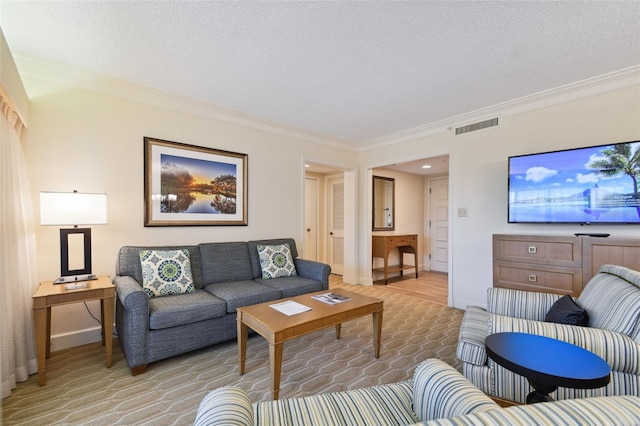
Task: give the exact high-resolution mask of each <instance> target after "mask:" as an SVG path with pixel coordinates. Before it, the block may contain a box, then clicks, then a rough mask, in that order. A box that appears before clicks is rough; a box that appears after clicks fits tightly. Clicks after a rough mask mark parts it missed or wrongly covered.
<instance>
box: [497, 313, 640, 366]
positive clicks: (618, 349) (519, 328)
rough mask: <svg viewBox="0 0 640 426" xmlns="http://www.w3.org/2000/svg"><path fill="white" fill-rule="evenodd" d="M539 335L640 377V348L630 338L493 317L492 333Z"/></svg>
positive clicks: (591, 329) (569, 326) (566, 326)
mask: <svg viewBox="0 0 640 426" xmlns="http://www.w3.org/2000/svg"><path fill="white" fill-rule="evenodd" d="M501 332H518V333H529V334H536V335H539V336H546V337H551V338H553V339H558V340H562V341H564V342H567V343H571V344H573V345H576V346H580V347H581V348H584V349H586V350H588V351H590V352H593V353H594V354H596V355H598V356H599V357H600V358H602V359H604V360H605V361H606V362H607V364H609V366H610V367H611V370H613V371H620V372H623V373H629V374H634V375H638V374H640V344H638V343H636V342H635V341H633V339H631V338H630V337H629V336H627V335H625V334H622V333H617V332H615V331H610V330H603V329H600V328H590V327H579V326H575V325H566V324H556V323H551V322H543V321H531V320H526V319H521V318H511V317H505V316H502V315H492V316H491V319H490V321H489V333H501Z"/></svg>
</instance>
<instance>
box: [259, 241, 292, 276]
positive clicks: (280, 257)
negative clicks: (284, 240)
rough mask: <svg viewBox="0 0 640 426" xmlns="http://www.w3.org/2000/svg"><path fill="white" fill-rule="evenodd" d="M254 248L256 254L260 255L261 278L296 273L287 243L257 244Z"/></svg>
mask: <svg viewBox="0 0 640 426" xmlns="http://www.w3.org/2000/svg"><path fill="white" fill-rule="evenodd" d="M256 248H257V250H258V256H260V268H261V269H262V279H263V280H268V279H271V278H278V277H291V276H294V275H298V273H297V272H296V265H294V264H293V258H292V257H291V249H290V248H289V244H275V245H263V244H258V245H257V246H256Z"/></svg>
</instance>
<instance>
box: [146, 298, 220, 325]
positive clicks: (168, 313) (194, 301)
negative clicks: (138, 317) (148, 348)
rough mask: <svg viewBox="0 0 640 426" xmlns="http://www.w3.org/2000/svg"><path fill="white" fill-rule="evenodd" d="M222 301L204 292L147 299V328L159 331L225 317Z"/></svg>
mask: <svg viewBox="0 0 640 426" xmlns="http://www.w3.org/2000/svg"><path fill="white" fill-rule="evenodd" d="M226 312H227V304H226V303H225V302H224V300H221V299H220V298H218V297H216V296H214V295H212V294H210V293H208V292H206V291H204V290H201V289H200V290H196V292H195V293H188V294H179V295H176V296H172V297H155V298H153V299H149V328H150V329H152V330H160V329H164V328H169V327H175V326H178V325H183V324H190V323H194V322H198V321H204V320H208V319H211V318H217V317H221V316H223V315H225V314H226Z"/></svg>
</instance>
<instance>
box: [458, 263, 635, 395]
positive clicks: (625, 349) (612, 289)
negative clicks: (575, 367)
mask: <svg viewBox="0 0 640 426" xmlns="http://www.w3.org/2000/svg"><path fill="white" fill-rule="evenodd" d="M560 297H562V295H559V294H550V293H539V292H527V291H520V290H511V289H504V288H490V289H489V290H488V301H487V308H486V309H484V308H480V307H477V306H469V307H468V308H467V310H466V311H465V315H464V317H463V319H462V324H461V327H460V336H459V341H458V347H457V356H458V358H459V359H460V360H462V363H463V374H464V375H465V376H466V377H467V378H468V379H469V380H470V381H471V382H473V383H474V384H475V385H476V386H478V388H480V389H481V390H482V391H483V392H485V393H487V394H488V395H491V396H494V397H497V398H501V399H504V400H509V401H515V402H518V403H524V402H525V400H526V396H527V395H528V394H529V393H530V392H531V391H532V388H531V386H530V385H529V383H528V381H527V379H526V378H525V377H523V376H520V375H518V374H515V373H513V372H511V371H509V370H507V369H505V368H503V367H501V366H500V365H498V364H497V363H495V362H494V361H493V360H491V358H489V357H488V356H487V351H486V348H485V346H484V339H485V338H486V337H487V336H488V335H489V334H492V333H500V332H510V331H512V332H521V333H530V334H537V335H542V336H547V337H551V338H554V339H558V340H563V341H565V342H569V343H572V344H574V345H576V346H580V347H582V348H585V349H587V350H589V351H591V352H593V353H595V354H596V355H598V356H600V357H601V358H602V359H604V360H605V361H606V362H607V363H608V364H609V366H610V367H611V381H610V382H609V384H608V385H607V386H604V387H602V388H597V389H573V388H563V387H559V388H558V389H557V390H556V391H555V392H553V393H552V394H551V396H552V397H553V398H554V399H556V400H563V399H576V398H586V397H597V396H611V395H635V396H639V395H640V272H637V271H634V270H631V269H628V268H624V267H621V266H615V265H603V266H602V267H601V268H600V270H599V271H598V273H597V274H596V275H595V276H594V277H593V278H592V279H591V280H589V282H588V283H587V285H586V286H585V288H584V290H583V291H582V293H581V294H580V296H579V297H578V298H577V299H575V301H576V303H577V304H578V305H579V306H580V307H581V308H583V309H585V310H586V311H587V313H588V315H589V324H588V327H579V326H574V325H565V324H556V323H550V322H545V321H544V319H545V316H546V314H547V312H548V311H549V309H550V308H551V306H552V305H553V304H554V303H555V301H556V300H558V299H560Z"/></svg>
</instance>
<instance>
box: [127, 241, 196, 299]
mask: <svg viewBox="0 0 640 426" xmlns="http://www.w3.org/2000/svg"><path fill="white" fill-rule="evenodd" d="M140 265H141V266H142V289H143V290H144V291H145V293H147V296H149V297H150V298H151V297H160V296H171V295H174V294H184V293H193V292H194V291H196V289H195V287H194V285H193V277H192V275H191V262H190V260H189V251H188V250H186V249H181V250H141V251H140Z"/></svg>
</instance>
